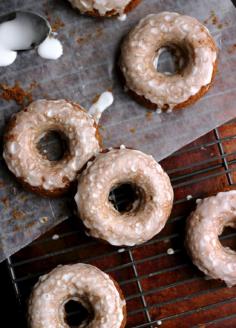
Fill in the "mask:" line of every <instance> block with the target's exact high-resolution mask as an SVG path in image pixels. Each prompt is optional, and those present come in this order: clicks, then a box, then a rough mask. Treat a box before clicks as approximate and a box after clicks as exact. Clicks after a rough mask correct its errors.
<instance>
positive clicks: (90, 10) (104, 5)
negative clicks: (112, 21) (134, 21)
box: [69, 0, 141, 17]
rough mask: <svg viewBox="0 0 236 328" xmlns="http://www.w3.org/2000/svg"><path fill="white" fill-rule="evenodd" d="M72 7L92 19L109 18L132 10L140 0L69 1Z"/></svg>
mask: <svg viewBox="0 0 236 328" xmlns="http://www.w3.org/2000/svg"><path fill="white" fill-rule="evenodd" d="M69 1H70V2H71V4H72V5H73V7H75V8H77V9H79V10H80V12H81V13H82V14H86V15H90V16H94V17H103V16H106V17H111V16H116V15H122V14H126V13H128V12H130V11H131V10H133V9H134V8H135V7H136V6H137V5H138V4H139V3H140V1H141V0H105V1H102V2H101V1H98V0H69Z"/></svg>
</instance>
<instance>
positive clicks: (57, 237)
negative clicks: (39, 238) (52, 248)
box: [52, 234, 60, 240]
mask: <svg viewBox="0 0 236 328" xmlns="http://www.w3.org/2000/svg"><path fill="white" fill-rule="evenodd" d="M59 238H60V236H59V235H57V234H55V235H53V236H52V240H58V239H59Z"/></svg>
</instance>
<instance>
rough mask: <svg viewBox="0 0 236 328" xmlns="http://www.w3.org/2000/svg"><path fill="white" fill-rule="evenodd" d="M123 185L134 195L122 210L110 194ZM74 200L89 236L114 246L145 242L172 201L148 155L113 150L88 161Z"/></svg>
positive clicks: (169, 189) (165, 181)
mask: <svg viewBox="0 0 236 328" xmlns="http://www.w3.org/2000/svg"><path fill="white" fill-rule="evenodd" d="M125 185H126V186H127V185H128V186H130V187H131V188H132V190H133V193H135V197H134V201H133V204H132V206H131V208H129V209H128V210H125V211H124V212H123V213H121V212H119V211H118V210H117V209H115V207H114V205H113V204H112V202H111V201H109V195H110V193H111V191H113V190H115V189H116V188H119V187H121V186H125ZM75 201H76V204H77V208H78V212H79V216H80V218H81V219H82V221H83V223H84V225H85V226H86V228H87V229H88V234H89V235H91V236H93V237H96V238H99V239H101V240H105V241H107V242H109V243H110V244H112V245H115V246H119V245H126V246H133V245H135V244H141V243H144V242H146V241H148V240H149V239H151V238H152V237H153V236H155V235H156V234H157V233H158V232H160V230H161V229H162V228H163V227H164V225H165V223H166V221H167V219H168V217H169V215H170V211H171V208H172V204H173V189H172V187H171V184H170V180H169V177H168V176H167V174H166V173H165V172H164V171H163V169H162V168H161V166H160V165H159V164H158V163H157V162H156V161H155V160H154V159H153V158H152V157H151V156H148V155H146V154H144V153H142V152H140V151H137V150H132V149H126V148H122V149H113V150H110V151H108V152H107V153H101V154H99V155H98V156H97V157H96V159H95V160H94V161H93V162H91V163H89V164H88V166H87V168H86V169H85V170H84V171H83V173H82V175H81V176H80V178H79V183H78V191H77V194H76V196H75Z"/></svg>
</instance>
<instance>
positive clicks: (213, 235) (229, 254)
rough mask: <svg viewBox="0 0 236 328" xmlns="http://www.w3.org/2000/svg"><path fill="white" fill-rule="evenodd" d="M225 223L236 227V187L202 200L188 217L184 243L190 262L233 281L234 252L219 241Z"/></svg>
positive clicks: (235, 280) (235, 270)
mask: <svg viewBox="0 0 236 328" xmlns="http://www.w3.org/2000/svg"><path fill="white" fill-rule="evenodd" d="M224 227H232V228H236V191H235V190H232V191H228V192H221V193H219V194H217V195H216V196H213V197H209V198H206V199H204V200H203V201H201V203H200V204H199V205H198V206H197V209H196V210H195V212H193V213H192V214H191V215H190V217H189V219H188V221H187V231H186V241H185V243H186V247H187V250H188V252H189V254H190V256H191V258H192V260H193V263H194V264H195V265H196V266H197V267H198V268H199V269H200V270H201V271H203V272H204V273H205V274H206V275H208V276H210V277H212V278H215V279H221V280H224V281H225V282H226V284H227V285H228V286H229V287H231V286H233V285H235V284H236V252H234V251H233V250H231V249H229V248H225V247H223V246H222V244H221V243H220V241H219V238H218V237H219V236H220V235H221V234H222V232H223V229H224Z"/></svg>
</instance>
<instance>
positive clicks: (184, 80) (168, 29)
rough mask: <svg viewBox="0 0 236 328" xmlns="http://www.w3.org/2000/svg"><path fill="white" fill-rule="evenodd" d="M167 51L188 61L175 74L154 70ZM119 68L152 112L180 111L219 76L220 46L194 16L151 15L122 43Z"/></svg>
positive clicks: (130, 88)
mask: <svg viewBox="0 0 236 328" xmlns="http://www.w3.org/2000/svg"><path fill="white" fill-rule="evenodd" d="M164 48H168V49H171V50H174V51H175V52H177V51H178V52H180V53H181V54H182V56H180V58H181V57H182V59H183V60H184V61H185V63H184V64H183V63H182V67H181V68H180V70H179V71H178V72H177V73H176V74H174V75H166V74H163V73H160V72H158V71H157V69H156V67H155V61H156V58H157V55H158V53H159V54H160V51H161V50H162V49H164ZM120 68H121V71H122V74H123V76H124V79H125V83H126V86H127V88H128V89H129V90H130V92H131V93H132V95H134V97H135V98H136V100H138V101H139V102H140V103H142V104H143V105H145V106H146V107H148V108H150V109H157V108H159V109H170V110H171V109H179V108H183V107H186V106H188V105H191V104H193V103H194V102H195V101H197V100H198V99H199V98H201V97H202V96H203V95H204V94H205V93H206V92H207V91H208V89H209V87H210V86H211V84H212V80H213V77H214V76H215V73H216V68H217V47H216V44H215V42H214V40H213V38H212V36H211V35H210V32H209V31H208V29H207V28H206V27H205V26H204V25H202V24H201V23H200V22H199V21H198V20H197V19H195V18H193V17H190V16H184V15H179V14H177V13H171V12H163V13H160V14H153V15H148V16H147V17H145V18H143V19H142V20H141V21H140V22H139V24H138V25H137V26H136V27H135V28H134V29H133V30H132V31H131V32H130V33H129V35H128V36H127V37H126V39H125V41H124V42H123V45H122V48H121V59H120Z"/></svg>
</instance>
